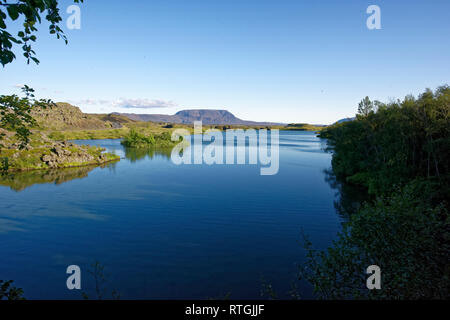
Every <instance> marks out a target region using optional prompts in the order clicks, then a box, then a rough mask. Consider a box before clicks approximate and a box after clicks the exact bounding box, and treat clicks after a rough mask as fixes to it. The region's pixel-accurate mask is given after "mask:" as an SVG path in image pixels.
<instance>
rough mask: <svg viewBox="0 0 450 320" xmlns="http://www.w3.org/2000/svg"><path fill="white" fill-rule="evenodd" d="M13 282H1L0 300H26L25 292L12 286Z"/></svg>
mask: <svg viewBox="0 0 450 320" xmlns="http://www.w3.org/2000/svg"><path fill="white" fill-rule="evenodd" d="M12 283H13V281H11V280H10V281H3V280H0V300H3V299H6V300H25V299H24V298H23V290H22V289H20V288H16V287H14V286H12Z"/></svg>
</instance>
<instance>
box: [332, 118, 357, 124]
mask: <svg viewBox="0 0 450 320" xmlns="http://www.w3.org/2000/svg"><path fill="white" fill-rule="evenodd" d="M355 119H356V117H352V118H344V119H341V120H338V121H336V123H342V122H348V121H353V120H355Z"/></svg>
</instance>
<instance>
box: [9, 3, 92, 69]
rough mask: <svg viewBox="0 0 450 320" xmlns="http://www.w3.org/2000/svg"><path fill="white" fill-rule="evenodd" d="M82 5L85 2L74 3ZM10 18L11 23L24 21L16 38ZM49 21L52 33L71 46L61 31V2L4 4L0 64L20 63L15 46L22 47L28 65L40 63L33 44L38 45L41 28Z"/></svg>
mask: <svg viewBox="0 0 450 320" xmlns="http://www.w3.org/2000/svg"><path fill="white" fill-rule="evenodd" d="M74 2H75V3H80V2H81V3H82V2H83V0H74ZM8 18H9V19H10V20H11V21H20V20H21V19H22V20H21V23H22V26H23V28H22V29H21V30H20V31H18V32H17V35H13V34H11V33H10V32H8V31H7V22H8ZM43 19H45V20H47V21H48V22H49V24H50V25H49V33H50V34H54V35H56V37H57V38H58V39H63V40H64V41H65V42H66V44H67V37H66V35H65V34H64V31H63V30H62V29H61V27H60V23H61V21H62V17H61V15H60V8H59V1H58V0H16V1H10V0H0V63H1V64H2V65H3V66H5V65H7V64H8V63H11V62H12V61H13V60H14V59H16V55H15V54H14V52H13V47H14V45H21V46H22V51H23V55H24V57H25V58H26V59H27V63H30V61H34V62H35V63H37V64H38V63H39V60H38V59H37V58H36V52H35V51H34V50H33V49H32V45H31V44H32V43H33V42H35V41H36V39H37V37H36V32H37V31H38V29H37V27H36V26H37V24H38V23H41V22H42V20H43Z"/></svg>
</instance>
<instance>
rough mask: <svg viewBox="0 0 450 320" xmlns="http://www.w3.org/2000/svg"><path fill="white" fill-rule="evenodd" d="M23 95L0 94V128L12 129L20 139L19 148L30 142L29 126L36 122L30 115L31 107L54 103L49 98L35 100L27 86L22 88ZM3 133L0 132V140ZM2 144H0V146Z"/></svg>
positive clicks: (48, 105) (45, 106)
mask: <svg viewBox="0 0 450 320" xmlns="http://www.w3.org/2000/svg"><path fill="white" fill-rule="evenodd" d="M22 91H23V93H24V94H25V97H23V98H20V97H18V96H17V95H15V94H14V95H10V96H5V95H3V96H0V128H3V129H6V130H8V131H14V132H15V133H16V137H17V138H18V139H19V141H20V146H19V148H20V149H23V148H25V147H26V146H27V144H28V143H29V142H30V135H31V131H30V128H31V127H32V126H33V125H35V124H36V120H35V119H34V118H33V117H32V116H31V110H32V109H33V108H36V107H39V108H43V109H45V108H47V107H51V106H53V105H54V103H53V101H51V100H44V99H40V100H36V99H35V97H34V94H33V93H34V90H33V89H32V88H30V87H28V86H26V85H25V86H24V87H23V88H22ZM3 136H4V134H3V135H2V134H0V141H1V140H2V139H3ZM1 147H2V145H1V144H0V148H1Z"/></svg>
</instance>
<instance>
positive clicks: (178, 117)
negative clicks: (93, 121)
mask: <svg viewBox="0 0 450 320" xmlns="http://www.w3.org/2000/svg"><path fill="white" fill-rule="evenodd" d="M112 115H120V116H125V117H128V118H129V119H131V120H135V121H151V122H169V123H181V124H192V123H193V122H194V121H202V122H203V124H225V125H280V123H272V122H255V121H246V120H242V119H239V118H237V117H236V116H234V115H233V114H232V113H231V112H229V111H227V110H209V109H196V110H181V111H178V112H177V113H175V114H174V115H166V114H134V113H117V112H115V113H112Z"/></svg>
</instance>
